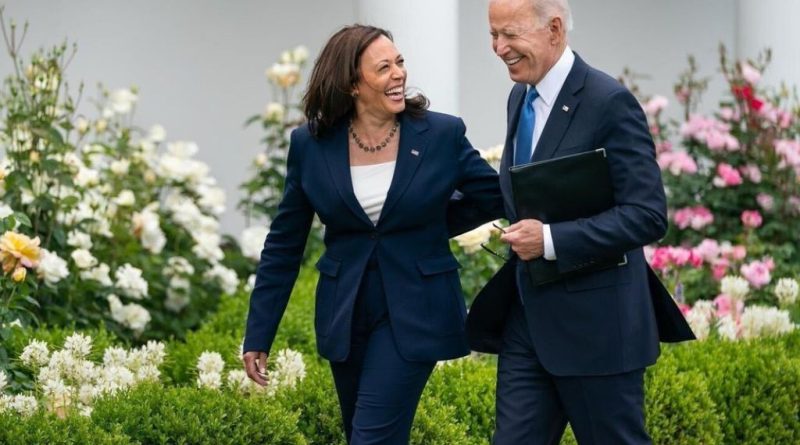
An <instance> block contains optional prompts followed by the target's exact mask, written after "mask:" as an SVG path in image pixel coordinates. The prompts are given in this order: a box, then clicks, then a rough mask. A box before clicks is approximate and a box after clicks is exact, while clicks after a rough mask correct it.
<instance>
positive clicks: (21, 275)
mask: <svg viewBox="0 0 800 445" xmlns="http://www.w3.org/2000/svg"><path fill="white" fill-rule="evenodd" d="M27 275H28V269H25V268H24V267H17V268H16V269H14V273H13V274H11V279H12V280H14V281H15V282H17V283H21V282H23V281H25V277H26V276H27Z"/></svg>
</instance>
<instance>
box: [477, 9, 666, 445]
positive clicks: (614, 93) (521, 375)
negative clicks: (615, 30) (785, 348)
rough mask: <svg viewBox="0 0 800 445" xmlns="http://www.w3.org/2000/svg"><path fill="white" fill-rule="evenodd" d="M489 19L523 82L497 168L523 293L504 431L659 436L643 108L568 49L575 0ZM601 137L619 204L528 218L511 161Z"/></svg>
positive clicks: (540, 438)
mask: <svg viewBox="0 0 800 445" xmlns="http://www.w3.org/2000/svg"><path fill="white" fill-rule="evenodd" d="M489 23H490V27H491V35H492V48H493V49H494V51H495V53H496V54H497V56H498V57H500V59H501V60H502V61H503V62H504V63H505V64H506V66H507V68H508V72H509V75H510V77H511V79H512V80H514V81H515V82H516V84H515V85H514V87H513V89H512V90H511V94H510V96H509V99H508V133H507V137H506V142H505V151H504V153H503V158H502V162H501V169H500V171H501V176H500V181H501V187H502V190H503V196H504V200H505V203H506V212H507V214H508V216H509V220H510V221H511V222H512V223H513V224H511V225H510V226H509V227H508V229H507V230H506V233H505V234H504V235H503V237H502V239H503V240H504V241H505V242H507V243H508V244H509V245H510V247H511V250H512V251H513V258H512V260H511V261H515V262H516V263H517V264H516V286H511V287H512V288H516V289H515V290H518V294H519V298H517V297H516V296H515V297H514V298H513V302H512V303H511V308H510V310H509V312H508V315H507V318H506V320H505V324H504V327H503V332H502V347H501V350H500V356H499V362H498V382H497V425H496V432H495V436H494V443H495V444H496V445H516V444H526V445H527V444H558V443H559V441H560V439H561V436H562V435H563V433H564V429H565V427H566V424H567V422H569V423H570V425H571V426H572V429H573V431H574V432H575V435H576V437H577V439H578V442H579V443H581V444H646V443H651V440H650V437H649V436H648V434H647V432H646V431H645V421H644V410H643V408H644V383H643V377H644V371H645V368H646V367H647V366H649V365H652V364H653V363H655V361H656V358H657V357H658V355H659V328H658V325H657V322H656V316H657V315H656V313H657V308H656V309H654V306H653V301H654V300H653V298H652V296H651V286H652V285H653V283H652V281H649V280H648V278H649V277H648V273H649V272H648V265H647V264H646V262H645V258H644V254H643V251H642V246H644V245H647V244H649V243H652V242H654V241H656V240H658V239H659V238H661V237H662V236H663V235H664V233H665V231H666V229H667V216H666V198H665V196H664V189H663V186H662V183H661V176H660V171H659V168H658V165H657V164H656V160H655V149H654V146H653V141H652V138H651V136H650V134H649V131H648V126H647V121H646V118H645V115H644V113H643V112H642V109H641V107H640V105H639V103H638V101H637V100H636V99H635V98H634V97H633V96H632V95H631V93H630V92H629V91H628V90H627V89H626V88H625V87H624V86H622V85H621V84H620V83H619V82H617V81H616V80H614V79H613V78H611V77H609V76H607V75H606V74H604V73H602V72H600V71H597V70H595V69H593V68H592V67H590V66H589V65H587V64H586V63H585V62H584V61H583V60H582V59H581V58H580V57H578V55H577V54H575V53H573V51H572V50H571V49H570V47H569V46H568V44H567V31H568V29H570V28H571V15H570V9H569V5H568V4H567V1H566V0H492V1H491V2H490V6H489ZM601 147H603V148H605V149H606V152H607V159H608V163H609V169H610V173H611V177H612V183H613V188H614V198H615V203H616V205H615V206H614V207H612V208H610V209H608V210H607V211H604V212H602V213H599V214H597V215H593V216H591V217H589V218H583V219H579V220H574V221H565V222H559V223H554V224H543V223H542V222H541V221H537V220H533V219H524V220H518V219H517V217H516V215H515V212H514V208H513V197H512V191H511V183H510V178H509V174H508V168H509V167H510V166H512V165H515V164H523V163H528V162H531V161H541V160H546V159H551V158H556V157H561V156H565V155H570V154H576V153H580V152H585V151H589V150H594V149H597V148H601ZM532 192H534V193H535V191H532ZM622 254H625V255H626V256H627V264H624V265H621V266H617V267H612V268H609V269H605V270H601V271H598V272H588V273H584V274H579V275H574V276H571V278H566V279H563V280H561V281H558V282H555V283H549V284H543V285H540V286H534V285H533V284H532V283H531V281H530V279H529V278H528V276H527V273H526V269H525V268H524V262H525V261H531V260H536V259H538V258H540V257H544V259H545V260H547V261H555V262H556V264H557V267H558V269H559V271H560V272H570V271H574V270H579V269H581V268H584V267H585V266H586V265H590V264H592V263H593V262H594V261H597V260H599V259H601V258H607V257H610V256H621V255H622ZM669 303H671V301H670V302H669Z"/></svg>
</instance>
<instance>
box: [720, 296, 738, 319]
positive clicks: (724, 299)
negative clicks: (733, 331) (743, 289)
mask: <svg viewBox="0 0 800 445" xmlns="http://www.w3.org/2000/svg"><path fill="white" fill-rule="evenodd" d="M714 306H716V307H717V318H723V317H725V316H727V315H732V314H731V309H733V300H732V299H731V297H729V296H727V295H725V294H719V295H717V298H715V299H714ZM742 309H744V302H743V301H737V302H736V310H737V313H741V312H742Z"/></svg>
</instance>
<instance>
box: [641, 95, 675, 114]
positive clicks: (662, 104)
mask: <svg viewBox="0 0 800 445" xmlns="http://www.w3.org/2000/svg"><path fill="white" fill-rule="evenodd" d="M667 105H669V100H667V98H666V97H664V96H653V97H652V98H651V99H650V100H648V101H647V103H646V104H644V107H643V108H644V112H645V113H647V114H649V115H650V116H656V115H658V114H659V113H661V111H662V110H663V109H664V108H667Z"/></svg>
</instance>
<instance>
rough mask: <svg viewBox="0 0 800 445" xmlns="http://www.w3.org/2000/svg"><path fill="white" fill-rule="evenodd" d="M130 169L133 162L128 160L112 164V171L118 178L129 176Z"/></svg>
mask: <svg viewBox="0 0 800 445" xmlns="http://www.w3.org/2000/svg"><path fill="white" fill-rule="evenodd" d="M130 167H131V161H129V160H127V159H120V160H116V161H114V162H112V163H111V171H112V172H113V173H114V174H115V175H117V176H122V175H126V174H128V170H130Z"/></svg>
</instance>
